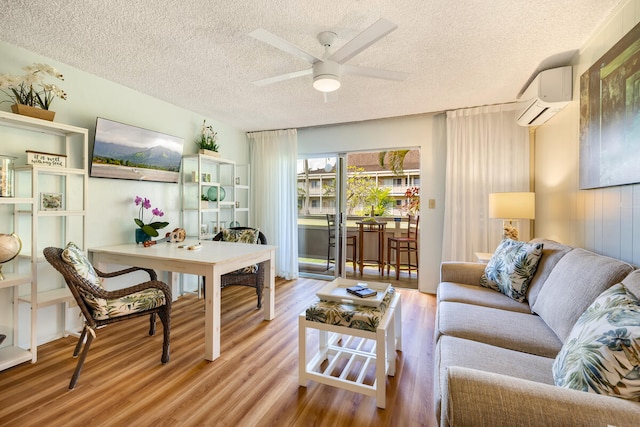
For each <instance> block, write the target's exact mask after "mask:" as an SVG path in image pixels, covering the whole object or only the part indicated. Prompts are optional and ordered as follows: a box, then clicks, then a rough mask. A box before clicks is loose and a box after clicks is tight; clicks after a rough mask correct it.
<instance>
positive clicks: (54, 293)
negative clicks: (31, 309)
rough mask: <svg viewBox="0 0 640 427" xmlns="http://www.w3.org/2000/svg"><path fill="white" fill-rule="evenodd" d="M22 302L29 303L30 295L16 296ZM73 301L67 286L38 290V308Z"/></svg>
mask: <svg viewBox="0 0 640 427" xmlns="http://www.w3.org/2000/svg"><path fill="white" fill-rule="evenodd" d="M18 299H19V300H20V301H22V302H26V303H29V304H31V295H23V296H20V297H19V298H18ZM72 301H74V298H73V295H71V291H70V290H69V288H67V287H64V288H59V289H52V290H50V291H43V292H38V303H37V305H38V308H42V307H47V306H49V305H55V304H60V303H63V302H72Z"/></svg>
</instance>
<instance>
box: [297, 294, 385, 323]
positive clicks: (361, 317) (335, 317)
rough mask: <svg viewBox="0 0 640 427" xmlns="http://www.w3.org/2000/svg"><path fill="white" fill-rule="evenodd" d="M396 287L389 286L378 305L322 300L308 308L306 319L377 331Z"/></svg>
mask: <svg viewBox="0 0 640 427" xmlns="http://www.w3.org/2000/svg"><path fill="white" fill-rule="evenodd" d="M394 293H395V289H394V288H392V287H389V291H388V292H387V295H385V297H384V298H383V299H382V301H381V302H380V305H379V306H378V307H368V306H363V305H354V304H345V303H341V302H337V301H323V300H320V301H318V302H316V303H315V304H312V305H311V306H309V308H307V311H306V316H305V317H306V319H307V320H309V321H312V322H318V323H327V324H329V325H335V326H346V327H347V328H354V329H361V330H363V331H370V332H375V331H376V329H377V328H378V325H379V324H380V320H382V318H383V317H384V313H385V312H386V311H387V307H389V303H390V302H391V299H392V298H393V295H394Z"/></svg>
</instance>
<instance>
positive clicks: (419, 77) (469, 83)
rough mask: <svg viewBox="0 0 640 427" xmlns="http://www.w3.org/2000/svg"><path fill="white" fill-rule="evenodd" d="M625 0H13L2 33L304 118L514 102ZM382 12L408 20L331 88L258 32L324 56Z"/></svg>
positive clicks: (88, 65)
mask: <svg viewBox="0 0 640 427" xmlns="http://www.w3.org/2000/svg"><path fill="white" fill-rule="evenodd" d="M619 1H620V0H561V1H558V0H537V1H536V0H491V1H485V0H456V1H445V0H351V1H350V0H321V1H308V0H304V1H301V0H253V1H247V0H234V1H223V0H219V1H207V0H180V1H168V0H135V1H132V0H103V1H93V0H89V1H87V0H46V1H45V0H31V1H25V0H0V39H2V40H3V41H5V42H7V43H10V44H13V45H17V46H21V47H24V48H26V49H28V50H30V51H33V52H37V53H40V54H42V55H44V56H47V57H49V58H52V59H55V60H57V61H60V62H63V63H65V64H69V65H71V66H73V67H76V68H78V69H81V70H83V71H86V72H89V73H91V74H94V75H97V76H100V77H103V78H105V79H108V80H111V81H114V82H118V83H120V84H122V85H124V86H127V87H130V88H133V89H136V90H138V91H140V92H143V93H146V94H149V95H152V96H154V97H156V98H160V99H162V100H165V101H167V102H170V103H172V104H175V105H179V106H181V107H184V108H186V109H189V110H191V111H195V112H197V113H200V114H202V115H204V116H206V117H210V118H212V119H215V120H219V121H222V122H225V123H227V124H230V125H233V126H236V127H238V128H239V129H241V130H245V131H253V130H265V129H281V128H298V127H307V126H316V125H323V124H331V123H343V122H353V121H361V120H368V119H376V118H383V117H395V116H404V115H412V114H420V113H426V112H433V111H443V110H450V109H455V108H463V107H471V106H477V105H485V104H496V103H504V102H511V101H514V100H515V99H516V97H517V95H518V93H519V92H520V91H521V89H522V88H523V86H524V85H525V84H526V82H527V81H528V80H529V79H530V78H531V76H532V75H533V74H534V73H535V72H536V70H539V69H544V68H549V67H551V66H557V65H566V63H567V62H568V61H569V60H570V58H571V56H572V55H573V54H574V53H575V52H576V51H577V49H579V48H580V47H581V46H582V45H583V44H584V43H585V42H586V41H587V40H588V38H589V36H590V35H591V34H592V33H593V31H594V30H595V29H596V28H597V27H598V25H599V24H600V23H602V22H603V21H604V20H605V19H606V18H607V16H608V15H609V13H610V12H611V11H612V10H613V8H614V7H615V6H616V5H617V4H618V3H619ZM379 18H386V19H388V20H389V21H391V22H393V23H395V24H397V25H398V29H397V30H395V31H393V32H391V33H390V34H389V35H387V36H385V37H384V38H383V39H381V40H380V41H379V42H378V43H376V44H374V45H373V46H371V47H369V48H368V49H366V50H364V51H363V52H362V53H360V54H359V55H357V56H355V57H354V58H353V59H351V60H350V61H349V64H353V65H360V66H366V67H376V68H384V69H389V70H397V71H406V72H408V73H410V76H409V78H408V79H407V80H406V81H404V82H394V81H385V80H378V79H370V78H365V77H356V76H343V77H342V87H341V88H340V89H339V90H338V91H336V92H333V93H331V94H329V95H328V97H327V100H326V102H325V99H324V97H323V95H322V94H321V93H320V92H317V91H315V90H314V89H313V88H312V86H311V83H312V77H311V76H304V77H299V78H297V79H293V80H288V81H284V82H279V83H274V84H272V85H269V86H263V87H258V86H255V85H254V84H252V82H253V81H255V80H259V79H263V78H267V77H272V76H275V75H279V74H284V73H288V72H291V71H297V70H303V69H306V68H309V66H310V65H309V64H308V63H306V62H305V61H303V60H301V59H298V58H296V57H293V56H291V55H289V54H286V53H284V52H282V51H280V50H278V49H276V48H274V47H271V46H269V45H266V44H264V43H263V42H260V41H258V40H255V39H253V38H251V37H250V36H248V33H250V32H251V31H253V30H255V29H256V28H263V29H265V30H267V31H269V32H272V33H274V34H276V35H278V36H280V37H281V38H283V39H285V40H287V41H289V42H291V43H293V44H295V45H297V46H299V47H301V48H302V49H304V50H306V51H308V52H309V53H311V54H314V55H315V56H317V57H322V54H323V52H324V49H323V48H322V46H320V44H319V43H318V41H317V40H316V35H317V34H318V33H319V32H321V31H327V30H330V31H333V32H335V33H337V38H336V40H335V42H334V46H335V49H338V48H340V46H342V45H343V44H344V43H346V42H347V41H349V40H350V39H351V38H353V37H355V36H356V35H357V34H359V33H360V32H361V31H362V30H364V29H365V28H367V27H368V26H369V25H371V24H373V23H374V22H375V21H376V20H378V19H379Z"/></svg>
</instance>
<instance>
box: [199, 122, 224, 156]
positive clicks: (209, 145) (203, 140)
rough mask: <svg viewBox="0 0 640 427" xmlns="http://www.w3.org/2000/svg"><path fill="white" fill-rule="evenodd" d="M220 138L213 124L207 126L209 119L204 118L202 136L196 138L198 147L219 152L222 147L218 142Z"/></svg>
mask: <svg viewBox="0 0 640 427" xmlns="http://www.w3.org/2000/svg"><path fill="white" fill-rule="evenodd" d="M217 138H218V133H217V132H214V130H213V126H211V125H209V126H207V121H206V120H204V121H203V122H202V130H201V132H200V137H199V138H198V139H196V141H195V142H196V145H197V146H198V148H200V149H202V150H210V151H215V152H217V151H218V149H219V148H220V147H219V146H218V143H217V142H216V140H217Z"/></svg>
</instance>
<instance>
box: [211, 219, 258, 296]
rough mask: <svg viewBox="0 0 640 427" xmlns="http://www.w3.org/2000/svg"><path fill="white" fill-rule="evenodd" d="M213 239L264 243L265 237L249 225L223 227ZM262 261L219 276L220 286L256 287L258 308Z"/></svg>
mask: <svg viewBox="0 0 640 427" xmlns="http://www.w3.org/2000/svg"><path fill="white" fill-rule="evenodd" d="M213 240H214V241H223V242H239V243H253V244H258V245H266V244H267V237H266V236H265V235H264V234H263V233H262V231H260V230H258V229H257V228H251V227H231V228H228V229H224V230H222V231H221V232H219V233H218V234H216V235H215V236H214V237H213ZM264 269H265V266H264V262H261V263H258V264H256V265H251V266H248V267H243V268H241V269H240V270H236V271H232V272H231V273H227V274H223V275H222V276H221V277H220V287H221V288H225V287H227V286H234V285H237V286H249V287H251V288H255V289H256V295H257V296H258V308H261V307H262V294H263V293H264ZM204 284H205V281H204V277H203V278H202V285H203V288H204Z"/></svg>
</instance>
